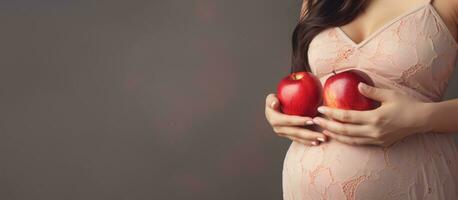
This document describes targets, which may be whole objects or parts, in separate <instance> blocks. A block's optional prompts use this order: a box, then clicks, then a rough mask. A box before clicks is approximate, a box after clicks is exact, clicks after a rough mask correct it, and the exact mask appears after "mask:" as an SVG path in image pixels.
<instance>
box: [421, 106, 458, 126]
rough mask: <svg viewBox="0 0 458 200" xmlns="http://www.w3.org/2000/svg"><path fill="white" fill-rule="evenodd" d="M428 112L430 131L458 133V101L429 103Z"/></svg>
mask: <svg viewBox="0 0 458 200" xmlns="http://www.w3.org/2000/svg"><path fill="white" fill-rule="evenodd" d="M426 110H427V111H426V112H427V113H426V116H427V118H428V119H427V122H428V124H427V126H428V129H429V130H430V131H433V132H440V133H458V99H453V100H448V101H442V102H436V103H427V109H426ZM418 114H420V115H421V113H418Z"/></svg>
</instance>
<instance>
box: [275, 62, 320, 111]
mask: <svg viewBox="0 0 458 200" xmlns="http://www.w3.org/2000/svg"><path fill="white" fill-rule="evenodd" d="M321 91H322V88H321V83H320V81H319V80H318V79H317V78H316V77H315V76H314V75H313V74H311V73H309V72H305V71H301V72H295V73H291V74H289V75H288V76H286V77H284V78H283V79H282V80H281V81H280V83H279V84H278V87H277V97H278V99H279V101H280V109H281V111H282V112H283V113H285V114H288V115H299V116H308V117H315V116H316V115H317V108H318V106H320V105H321V102H322V94H321Z"/></svg>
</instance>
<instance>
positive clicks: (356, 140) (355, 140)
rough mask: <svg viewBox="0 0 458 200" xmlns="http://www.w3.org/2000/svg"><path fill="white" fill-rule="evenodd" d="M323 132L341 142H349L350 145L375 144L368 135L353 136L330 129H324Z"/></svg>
mask: <svg viewBox="0 0 458 200" xmlns="http://www.w3.org/2000/svg"><path fill="white" fill-rule="evenodd" d="M323 134H325V135H327V136H329V137H331V138H332V139H335V140H337V141H339V142H341V143H345V144H349V145H365V144H375V143H374V140H373V139H372V138H367V137H351V136H346V135H341V134H336V133H333V132H331V131H328V130H324V131H323Z"/></svg>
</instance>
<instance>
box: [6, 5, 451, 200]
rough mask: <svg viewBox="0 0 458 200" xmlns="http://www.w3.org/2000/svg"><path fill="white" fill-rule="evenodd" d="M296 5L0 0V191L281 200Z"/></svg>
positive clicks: (69, 198)
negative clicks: (281, 114) (284, 83)
mask: <svg viewBox="0 0 458 200" xmlns="http://www.w3.org/2000/svg"><path fill="white" fill-rule="evenodd" d="M300 6H301V1H300V0H294V1H278V0H256V1H255V0H253V1H242V0H231V1H227V0H189V1H185V0H162V1H159V0H152V1H151V0H130V1H119V0H105V1H102V0H97V1H95V0H91V1H89V0H86V1H77V0H59V1H58V0H42V1H34V0H2V1H0V25H1V31H0V58H1V59H0V199H5V200H29V199H30V200H31V199H33V200H64V199H65V200H73V199H74V200H105V199H106V200H118V199H119V200H121V199H122V200H143V199H145V200H146V199H148V200H152V199H154V200H156V199H166V200H175V199H190V200H192V199H215V200H216V199H217V200H226V199H227V200H234V199H264V200H266V199H272V200H277V199H281V169H282V164H283V157H284V155H285V153H286V150H287V148H288V145H289V141H287V140H286V139H280V138H278V137H276V136H275V135H274V133H273V132H272V131H271V129H270V127H269V126H268V124H267V122H266V120H265V118H264V101H265V96H266V95H267V94H268V93H270V92H274V90H275V87H276V83H277V81H278V80H279V78H280V77H282V76H284V75H286V74H287V73H288V72H289V67H288V64H289V56H290V35H291V33H292V30H293V28H294V25H295V23H296V22H297V18H298V14H299V9H300ZM457 72H458V70H457ZM455 74H456V73H455ZM450 86H451V87H450V88H449V95H448V98H452V97H455V98H456V97H458V81H457V76H456V75H455V78H454V80H453V81H452V82H451V83H450Z"/></svg>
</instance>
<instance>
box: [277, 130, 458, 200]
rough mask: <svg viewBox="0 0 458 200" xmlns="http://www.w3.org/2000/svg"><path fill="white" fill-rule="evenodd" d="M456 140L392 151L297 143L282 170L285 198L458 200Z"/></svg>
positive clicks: (412, 140) (429, 138) (432, 138)
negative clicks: (456, 199)
mask: <svg viewBox="0 0 458 200" xmlns="http://www.w3.org/2000/svg"><path fill="white" fill-rule="evenodd" d="M457 164H458V161H457V149H456V146H455V144H454V143H453V140H452V137H448V136H445V135H440V136H439V135H438V134H419V135H416V136H412V137H408V138H405V139H404V140H402V141H400V142H398V143H396V144H395V145H393V146H391V147H389V148H383V147H377V146H351V145H346V144H342V143H339V142H336V141H332V140H331V141H329V142H327V143H323V144H321V145H320V146H304V145H302V144H299V143H296V142H293V143H292V144H291V146H290V148H289V149H288V152H287V154H286V157H285V161H284V166H283V195H284V199H336V200H337V199H346V200H348V199H455V198H456V197H458V194H457V190H458V189H457V186H458V183H457V181H458V180H457V179H458V174H457V173H458V172H457V170H458V165H457Z"/></svg>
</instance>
